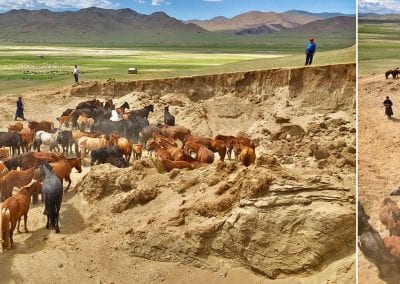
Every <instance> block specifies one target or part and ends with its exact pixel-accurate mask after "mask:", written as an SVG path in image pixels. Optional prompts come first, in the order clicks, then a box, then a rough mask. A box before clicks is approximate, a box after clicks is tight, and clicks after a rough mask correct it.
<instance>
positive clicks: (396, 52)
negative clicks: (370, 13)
mask: <svg viewBox="0 0 400 284" xmlns="http://www.w3.org/2000/svg"><path fill="white" fill-rule="evenodd" d="M399 23H400V22H397V23H396V22H384V21H376V22H363V23H360V24H359V34H358V38H359V41H358V42H359V43H358V59H359V72H360V74H362V75H363V74H370V73H384V72H385V71H387V70H389V69H393V68H396V67H400V25H399Z"/></svg>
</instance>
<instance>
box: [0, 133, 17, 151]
mask: <svg viewBox="0 0 400 284" xmlns="http://www.w3.org/2000/svg"><path fill="white" fill-rule="evenodd" d="M21 145H22V137H21V134H19V133H17V132H0V147H10V148H11V150H12V151H11V152H12V155H13V156H14V155H15V154H16V153H17V152H18V154H19V153H20V148H21Z"/></svg>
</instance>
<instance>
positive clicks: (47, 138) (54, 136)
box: [33, 129, 60, 152]
mask: <svg viewBox="0 0 400 284" xmlns="http://www.w3.org/2000/svg"><path fill="white" fill-rule="evenodd" d="M59 136H60V130H59V129H58V130H57V131H56V132H55V133H49V132H46V131H42V130H41V131H38V132H36V135H35V140H34V143H33V146H34V148H36V150H37V151H38V152H40V146H41V145H42V144H45V145H48V146H49V149H50V151H51V150H54V149H57V152H60V148H58V141H59Z"/></svg>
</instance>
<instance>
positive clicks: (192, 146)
mask: <svg viewBox="0 0 400 284" xmlns="http://www.w3.org/2000/svg"><path fill="white" fill-rule="evenodd" d="M184 149H185V150H186V151H189V153H190V152H195V153H196V159H197V160H199V161H200V162H203V163H207V164H212V163H213V162H214V153H213V152H212V151H210V150H209V149H208V148H207V147H206V146H204V145H202V144H199V143H196V142H193V141H188V142H186V144H185V146H184ZM189 155H190V154H189Z"/></svg>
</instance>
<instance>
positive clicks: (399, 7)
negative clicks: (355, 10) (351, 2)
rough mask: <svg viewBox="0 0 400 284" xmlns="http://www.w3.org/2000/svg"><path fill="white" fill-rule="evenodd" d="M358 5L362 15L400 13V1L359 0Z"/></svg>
mask: <svg viewBox="0 0 400 284" xmlns="http://www.w3.org/2000/svg"><path fill="white" fill-rule="evenodd" d="M358 5H359V12H360V13H378V14H399V13H400V0H359V4H358Z"/></svg>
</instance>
